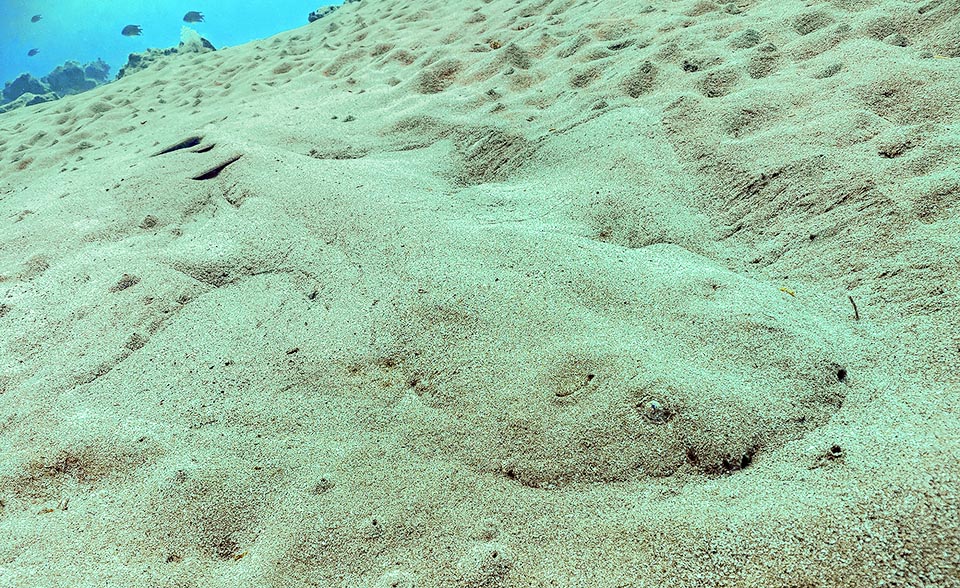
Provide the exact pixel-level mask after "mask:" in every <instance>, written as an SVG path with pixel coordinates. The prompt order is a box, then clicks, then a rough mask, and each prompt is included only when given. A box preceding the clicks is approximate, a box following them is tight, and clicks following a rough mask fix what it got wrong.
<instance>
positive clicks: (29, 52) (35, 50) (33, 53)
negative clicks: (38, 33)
mask: <svg viewBox="0 0 960 588" xmlns="http://www.w3.org/2000/svg"><path fill="white" fill-rule="evenodd" d="M37 53H40V50H39V49H31V50H29V51H27V55H29V56H30V57H33V56H34V55H36V54H37Z"/></svg>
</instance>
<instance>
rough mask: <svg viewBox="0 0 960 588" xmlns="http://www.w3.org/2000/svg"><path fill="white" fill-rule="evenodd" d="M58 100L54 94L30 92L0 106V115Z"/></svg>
mask: <svg viewBox="0 0 960 588" xmlns="http://www.w3.org/2000/svg"><path fill="white" fill-rule="evenodd" d="M59 98H60V97H59V96H57V94H56V93H55V92H47V93H45V94H31V93H30V92H27V93H25V94H21V95H20V96H19V97H18V98H17V99H16V100H14V101H13V102H8V103H6V104H4V105H2V106H0V114H2V113H4V112H7V111H10V110H14V109H17V108H23V107H24V106H33V105H34V104H40V103H42V102H50V101H51V100H58V99H59Z"/></svg>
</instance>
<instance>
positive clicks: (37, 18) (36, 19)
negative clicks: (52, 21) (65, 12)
mask: <svg viewBox="0 0 960 588" xmlns="http://www.w3.org/2000/svg"><path fill="white" fill-rule="evenodd" d="M41 18H43V15H42V14H34V15H33V18H31V19H30V22H40V19H41Z"/></svg>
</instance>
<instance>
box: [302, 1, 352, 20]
mask: <svg viewBox="0 0 960 588" xmlns="http://www.w3.org/2000/svg"><path fill="white" fill-rule="evenodd" d="M359 1H360V0H343V3H344V4H352V3H353V2H359ZM338 8H340V6H339V5H336V6H321V7H320V8H318V9H316V10H314V11H313V12H311V13H310V14H308V15H307V20H308V21H310V22H314V21H318V20H320V19H321V18H323V17H325V16H329V15H331V14H333V13H334V12H336V10H337V9H338Z"/></svg>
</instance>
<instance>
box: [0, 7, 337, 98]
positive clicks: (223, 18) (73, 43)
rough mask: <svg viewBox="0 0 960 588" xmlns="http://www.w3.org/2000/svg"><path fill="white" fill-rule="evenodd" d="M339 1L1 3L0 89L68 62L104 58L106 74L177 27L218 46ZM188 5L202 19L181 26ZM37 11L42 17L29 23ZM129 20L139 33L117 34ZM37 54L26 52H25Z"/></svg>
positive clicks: (165, 40) (283, 26)
mask: <svg viewBox="0 0 960 588" xmlns="http://www.w3.org/2000/svg"><path fill="white" fill-rule="evenodd" d="M341 3H342V0H279V1H274V2H270V1H266V0H262V1H259V2H250V1H244V0H234V1H229V0H202V1H194V2H191V1H178V0H135V1H130V2H116V1H103V0H46V1H43V0H0V27H2V28H0V88H2V87H3V82H4V81H10V80H12V79H14V78H15V77H17V76H18V75H20V74H21V73H24V72H29V73H31V74H33V75H34V77H37V78H40V77H42V76H45V75H47V74H48V73H50V70H52V69H53V68H55V67H56V66H58V65H60V64H62V63H63V62H64V61H67V60H75V61H79V62H81V63H86V62H89V61H95V60H96V59H98V58H102V59H103V60H104V61H106V62H107V63H109V64H110V79H113V78H114V77H116V74H117V71H118V70H119V69H120V67H121V66H123V65H124V64H125V63H126V62H127V55H128V54H130V53H132V52H139V51H143V50H145V49H147V48H148V47H154V48H158V49H164V48H167V47H173V46H175V45H177V44H178V43H179V42H180V27H181V26H183V25H186V26H189V27H192V28H194V29H196V30H197V31H198V32H199V33H200V34H201V35H202V36H203V37H205V38H206V39H208V40H209V41H210V42H211V43H213V45H214V46H215V47H216V48H217V49H221V48H223V47H225V46H232V45H239V44H241V43H246V42H247V41H250V40H253V39H261V38H264V37H269V36H271V35H274V34H276V33H279V32H281V31H285V30H290V29H293V28H297V27H302V26H306V25H307V15H308V14H309V13H310V12H311V11H313V10H316V9H317V8H318V7H320V6H324V5H327V4H341ZM190 10H195V11H197V12H202V13H203V15H204V16H205V17H206V22H200V23H192V24H191V23H184V22H183V16H184V14H186V13H187V12H188V11H190ZM35 14H41V15H43V19H42V20H40V22H37V23H32V22H30V17H32V16H33V15H35ZM128 24H137V25H140V26H141V27H143V35H142V36H140V37H124V36H122V35H121V34H120V31H121V30H123V27H124V26H126V25H128ZM33 48H37V49H39V50H40V52H39V53H38V54H37V55H35V56H33V57H28V56H27V52H28V51H30V50H31V49H33Z"/></svg>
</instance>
